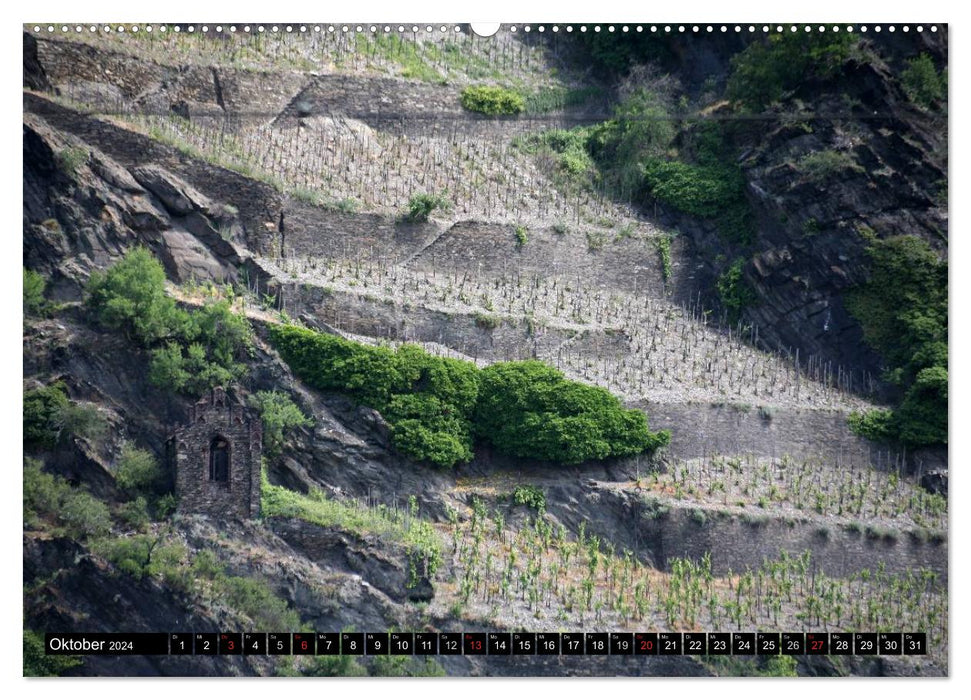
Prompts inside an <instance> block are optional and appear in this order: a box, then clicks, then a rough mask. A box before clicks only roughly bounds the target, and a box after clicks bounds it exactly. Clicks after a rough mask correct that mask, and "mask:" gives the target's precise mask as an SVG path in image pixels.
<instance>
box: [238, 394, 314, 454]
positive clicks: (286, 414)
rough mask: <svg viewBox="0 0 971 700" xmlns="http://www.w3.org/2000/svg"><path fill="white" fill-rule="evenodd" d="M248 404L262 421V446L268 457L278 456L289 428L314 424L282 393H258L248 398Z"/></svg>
mask: <svg viewBox="0 0 971 700" xmlns="http://www.w3.org/2000/svg"><path fill="white" fill-rule="evenodd" d="M249 403H250V405H251V406H253V407H254V408H256V409H257V410H258V411H259V412H260V418H262V420H263V446H264V448H265V449H266V453H267V455H269V456H273V455H276V454H279V452H280V450H281V449H282V448H283V440H284V435H285V433H286V431H288V430H290V429H291V428H305V427H308V426H311V425H313V423H314V421H313V419H312V418H309V417H307V416H305V415H304V414H303V411H301V410H300V408H299V407H298V406H297V405H296V404H295V403H294V402H293V400H292V399H291V398H290V397H289V396H287V395H286V394H285V393H283V392H282V391H258V392H256V394H254V395H253V396H251V397H250V399H249Z"/></svg>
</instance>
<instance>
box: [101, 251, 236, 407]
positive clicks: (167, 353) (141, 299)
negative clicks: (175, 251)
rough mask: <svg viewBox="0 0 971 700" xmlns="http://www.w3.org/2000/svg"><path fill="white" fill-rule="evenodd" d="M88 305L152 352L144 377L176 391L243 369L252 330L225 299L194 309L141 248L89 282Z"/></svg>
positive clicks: (231, 377)
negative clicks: (168, 286) (174, 293)
mask: <svg viewBox="0 0 971 700" xmlns="http://www.w3.org/2000/svg"><path fill="white" fill-rule="evenodd" d="M87 293H88V298H87V305H88V308H89V309H90V310H91V312H92V313H93V314H94V316H95V317H96V318H97V319H98V320H99V321H100V322H101V323H102V324H103V325H105V326H106V327H108V328H114V329H120V330H123V331H124V332H125V334H126V336H127V337H128V338H129V339H130V340H132V341H133V342H135V343H137V344H138V345H140V346H141V347H144V348H146V349H149V350H150V351H151V365H150V368H149V379H150V380H151V382H152V383H153V384H155V385H156V386H159V387H164V388H166V389H170V390H173V391H177V392H182V393H186V394H190V395H198V394H200V393H202V392H204V391H206V390H207V389H209V388H211V387H214V386H221V385H223V386H224V385H227V384H230V383H232V382H233V381H235V380H236V379H238V378H239V377H241V376H242V375H243V374H244V373H245V370H246V368H245V365H244V364H243V363H242V359H243V358H244V357H245V356H246V355H247V353H249V351H250V350H251V348H252V343H253V331H252V328H251V327H250V325H249V322H248V321H247V320H246V317H245V316H243V315H242V314H239V313H236V312H234V311H233V310H232V307H231V305H230V302H229V301H228V300H219V301H210V302H208V303H207V304H206V305H205V306H203V307H202V308H201V309H198V310H196V311H193V312H189V311H186V310H184V309H181V308H179V307H178V306H177V305H176V303H175V300H174V299H172V298H171V297H170V296H168V295H167V294H166V292H165V270H164V269H163V268H162V265H161V264H160V263H159V262H158V260H156V259H155V257H154V256H153V255H152V254H151V253H150V252H149V251H148V250H147V249H146V248H135V249H133V250H131V251H129V252H128V253H127V254H126V255H125V257H124V258H123V259H122V260H120V261H119V262H118V263H116V264H115V265H113V266H112V267H111V268H110V269H109V270H108V272H107V273H104V274H103V273H94V274H92V275H91V279H90V280H89V282H88V288H87Z"/></svg>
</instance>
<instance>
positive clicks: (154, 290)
mask: <svg viewBox="0 0 971 700" xmlns="http://www.w3.org/2000/svg"><path fill="white" fill-rule="evenodd" d="M87 304H88V308H89V309H90V310H91V311H92V313H94V315H95V317H96V318H97V319H98V321H100V322H101V323H102V324H103V325H104V326H106V327H107V328H112V329H120V330H123V331H124V332H125V334H126V335H127V336H128V337H129V338H130V339H131V340H134V341H136V342H138V343H139V344H140V345H143V346H149V345H151V344H152V343H156V342H158V341H161V340H165V339H168V338H173V337H181V336H183V335H186V334H187V329H188V327H189V326H190V325H191V324H190V319H189V314H188V313H187V312H186V311H184V310H182V309H180V308H178V306H176V304H175V300H174V299H172V297H170V296H168V295H167V294H166V293H165V270H164V269H163V267H162V265H161V263H159V262H158V260H156V259H155V257H154V256H153V255H152V254H151V252H149V250H148V249H147V248H142V247H138V248H134V249H133V250H131V251H129V252H128V253H127V254H126V255H125V257H124V258H122V260H120V261H119V262H117V263H115V264H114V265H113V266H112V267H111V268H110V269H109V270H108V272H107V273H102V272H97V271H96V272H93V273H92V274H91V278H90V279H89V281H88V286H87Z"/></svg>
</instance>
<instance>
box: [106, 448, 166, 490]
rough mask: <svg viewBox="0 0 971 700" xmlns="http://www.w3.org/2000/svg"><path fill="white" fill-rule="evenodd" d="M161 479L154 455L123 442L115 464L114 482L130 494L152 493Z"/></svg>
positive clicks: (160, 472)
mask: <svg viewBox="0 0 971 700" xmlns="http://www.w3.org/2000/svg"><path fill="white" fill-rule="evenodd" d="M161 480H162V470H161V469H159V466H158V463H157V462H156V461H155V457H154V456H153V455H152V453H151V452H149V451H148V450H140V449H138V448H136V447H135V446H134V445H132V444H130V443H125V444H124V445H123V446H122V448H121V454H120V455H119V456H118V463H117V465H116V466H115V483H116V484H118V487H119V488H120V489H121V490H122V491H124V492H125V493H127V494H128V495H130V496H135V495H137V494H142V493H152V492H153V491H154V490H155V489H156V488H157V487H158V486H159V484H160V482H161Z"/></svg>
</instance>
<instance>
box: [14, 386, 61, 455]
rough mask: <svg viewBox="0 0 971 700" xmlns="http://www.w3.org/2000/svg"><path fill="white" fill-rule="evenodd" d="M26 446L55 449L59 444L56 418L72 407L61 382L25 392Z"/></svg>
mask: <svg viewBox="0 0 971 700" xmlns="http://www.w3.org/2000/svg"><path fill="white" fill-rule="evenodd" d="M23 404H24V446H30V447H35V446H40V447H53V446H54V445H55V444H56V443H57V438H58V430H57V427H56V418H57V416H58V414H59V413H60V412H61V411H62V410H63V409H64V408H66V407H67V406H68V405H70V400H69V399H68V398H67V394H65V393H64V385H63V384H62V383H60V382H57V383H55V384H51V385H49V386H45V387H41V388H39V389H30V390H29V391H25V392H24V400H23Z"/></svg>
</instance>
